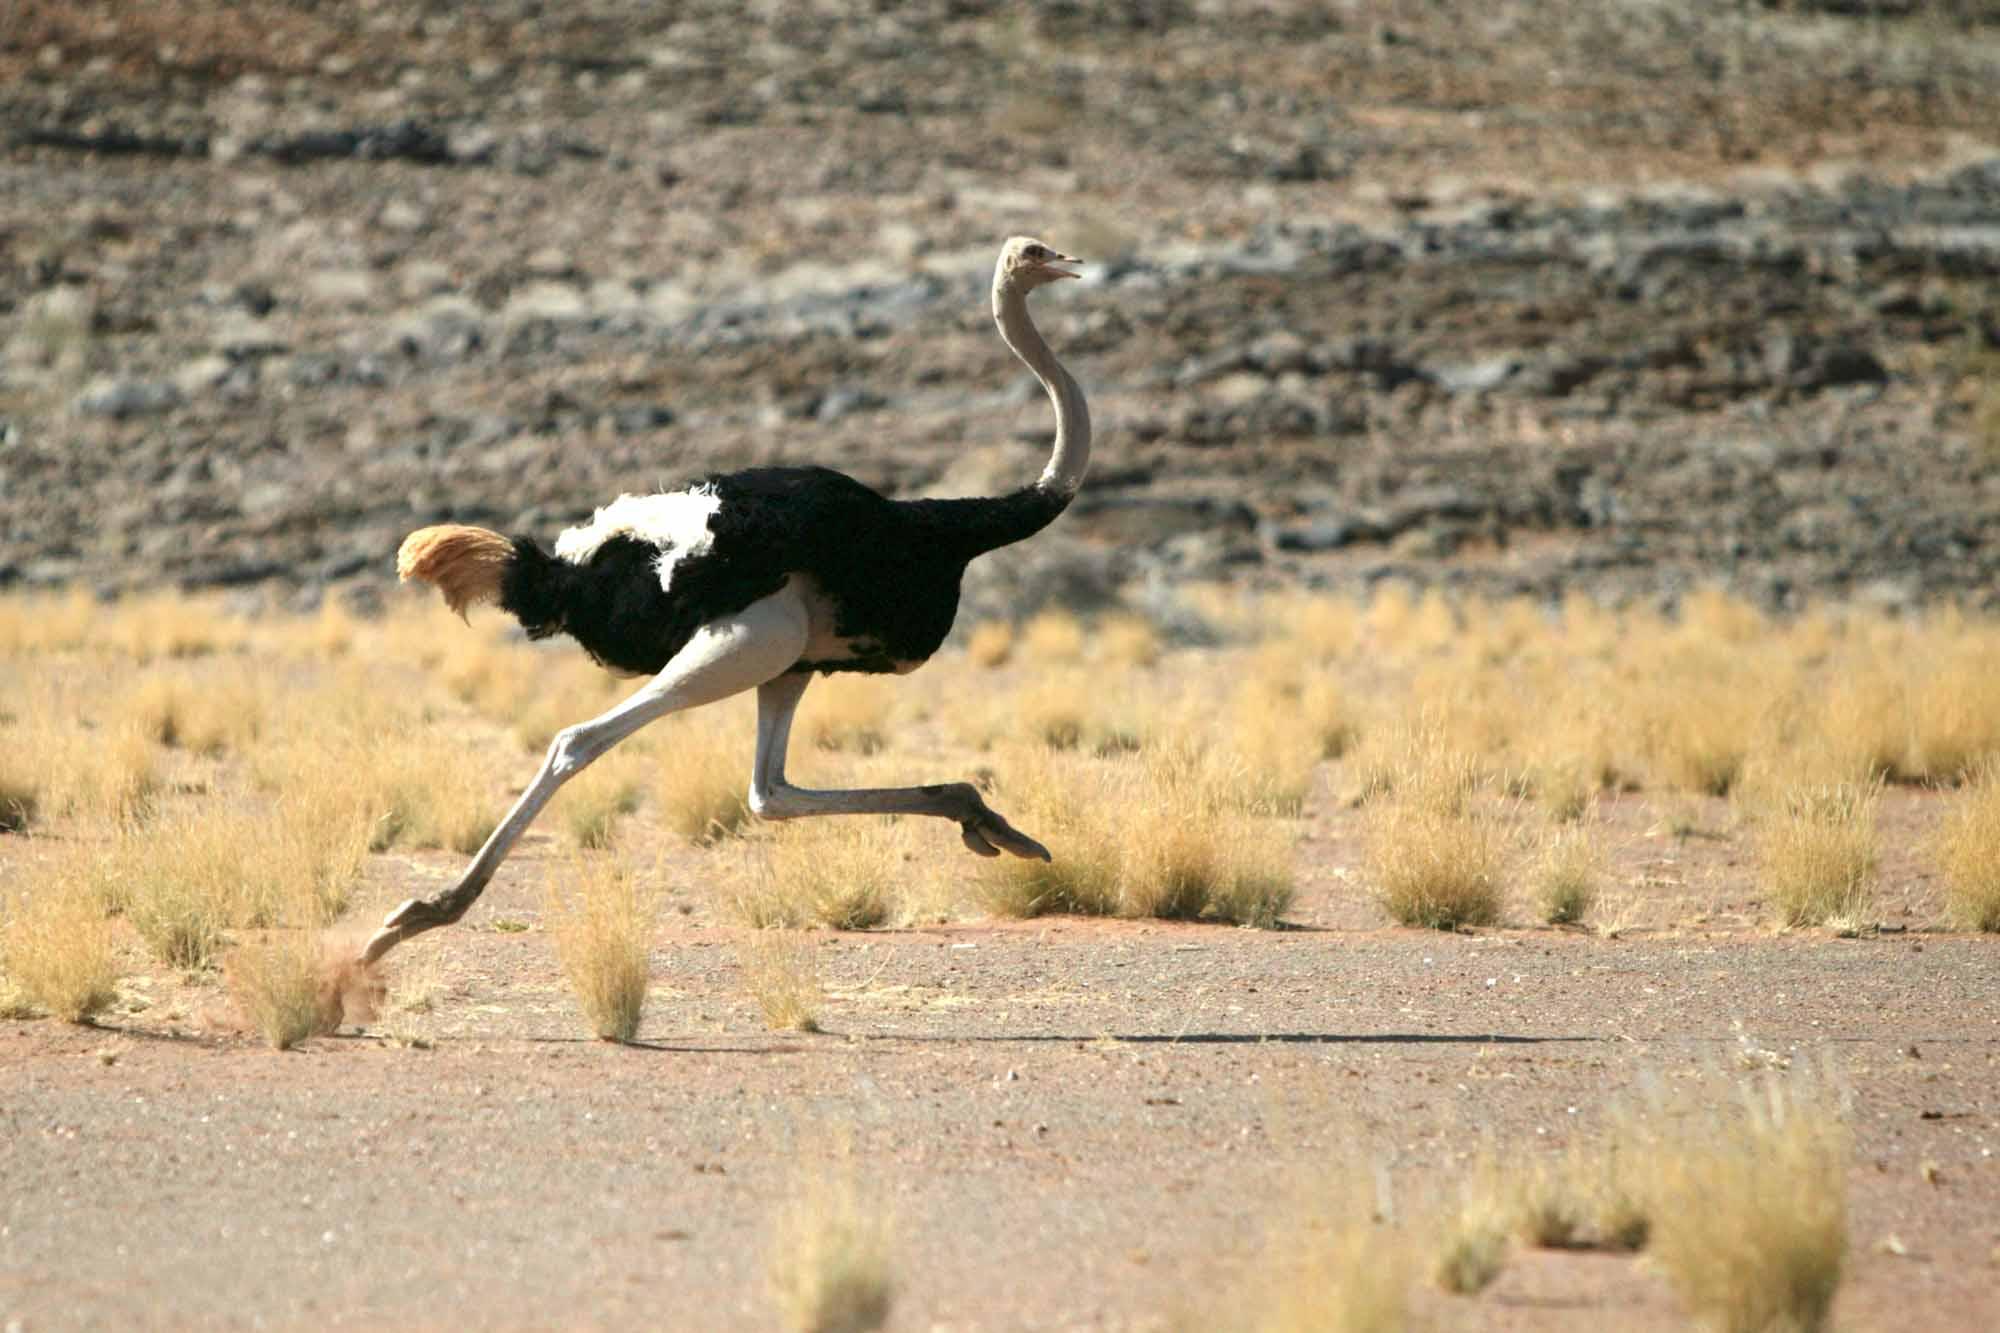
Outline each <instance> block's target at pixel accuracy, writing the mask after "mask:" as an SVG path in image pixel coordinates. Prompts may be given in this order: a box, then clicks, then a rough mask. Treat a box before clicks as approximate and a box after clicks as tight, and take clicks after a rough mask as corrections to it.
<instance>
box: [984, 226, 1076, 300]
mask: <svg viewBox="0 0 2000 1333" xmlns="http://www.w3.org/2000/svg"><path fill="white" fill-rule="evenodd" d="M1082 262H1083V261H1082V260H1080V259H1074V258H1072V257H1070V256H1069V255H1066V254H1063V253H1062V252H1060V251H1058V250H1056V249H1053V248H1052V247H1050V246H1047V245H1044V244H1042V243H1041V242H1040V241H1038V240H1036V239H1035V238H1034V237H1032V236H1013V237H1009V238H1008V241H1007V244H1006V245H1004V246H1002V247H1001V248H1000V263H999V265H998V266H997V267H996V268H995V269H994V272H993V285H994V286H995V287H996V288H999V289H1001V290H1007V289H1010V288H1011V289H1013V290H1015V291H1020V292H1024V293H1025V292H1031V291H1033V290H1034V289H1035V288H1037V287H1040V286H1041V285H1042V284H1043V283H1048V282H1054V281H1055V280H1056V279H1058V278H1074V277H1076V276H1077V275H1076V274H1075V273H1073V272H1071V271H1070V270H1069V269H1066V268H1064V267H1062V266H1063V265H1064V264H1080V263H1082Z"/></svg>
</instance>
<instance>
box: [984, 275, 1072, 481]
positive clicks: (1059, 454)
mask: <svg viewBox="0 0 2000 1333" xmlns="http://www.w3.org/2000/svg"><path fill="white" fill-rule="evenodd" d="M993 319H994V322H995V323H997V324H998V325H999V326H1000V337H1001V339H1002V341H1004V342H1005V343H1006V344H1007V346H1008V347H1010V348H1011V349H1013V352H1014V355H1015V356H1018V357H1020V358H1021V361H1022V362H1023V364H1025V365H1026V366H1027V367H1028V369H1029V370H1032V371H1034V372H1035V378H1036V379H1038V380H1040V381H1041V382H1042V387H1043V388H1044V389H1047V390H1048V391H1049V401H1050V402H1051V403H1053V404H1055V409H1056V442H1055V448H1054V449H1053V451H1051V453H1050V454H1049V465H1048V466H1047V467H1045V468H1043V469H1042V475H1041V476H1040V477H1039V478H1038V479H1037V480H1036V482H1035V485H1036V486H1038V487H1040V488H1042V489H1043V490H1049V491H1054V492H1055V493H1056V494H1058V495H1060V496H1061V497H1062V498H1063V499H1064V500H1065V501H1067V500H1068V499H1069V497H1070V496H1072V495H1074V494H1076V490H1077V487H1079V486H1081V485H1082V484H1083V474H1084V470H1085V469H1086V468H1088V467H1089V466H1090V409H1089V408H1088V407H1086V406H1085V405H1084V401H1083V390H1082V389H1080V388H1078V387H1077V384H1076V381H1075V380H1073V379H1071V378H1070V377H1069V372H1068V371H1066V370H1064V369H1063V368H1062V363H1061V362H1060V361H1057V360H1056V356H1055V353H1054V352H1051V351H1050V350H1049V345H1048V344H1047V343H1045V342H1043V341H1042V335H1041V333H1040V331H1039V330H1037V329H1036V328H1035V321H1033V320H1032V319H1029V318H1028V297H1027V293H1025V292H1022V291H1019V290H1016V289H1013V288H1009V287H1002V286H1000V285H999V284H997V283H996V284H995V285H994V288H993Z"/></svg>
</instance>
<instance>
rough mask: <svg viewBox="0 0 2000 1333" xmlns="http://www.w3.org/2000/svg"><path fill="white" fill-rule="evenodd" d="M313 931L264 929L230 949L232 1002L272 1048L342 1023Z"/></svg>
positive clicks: (226, 971) (227, 973)
mask: <svg viewBox="0 0 2000 1333" xmlns="http://www.w3.org/2000/svg"><path fill="white" fill-rule="evenodd" d="M329 970H330V962H329V959H328V958H327V957H326V954H325V952H324V949H323V946H322V944H321V942H320V938H319V935H318V933H317V932H316V931H312V930H267V931H263V932H260V933H259V934H257V935H255V936H252V937H251V938H249V939H246V940H244V941H243V942H242V943H240V944H238V945H237V946H236V948H235V949H233V950H232V951H231V952H230V954H229V957H228V959H227V961H226V962H225V964H224V967H223V978H224V981H225V982H226V984H227V985H228V987H229V994H230V996H231V997H232V998H233V999H234V1000H235V1001H236V1007H237V1008H238V1009H239V1010H241V1011H242V1013H243V1016H244V1017H245V1018H246V1019H247V1020H248V1021H249V1023H250V1026H251V1027H253V1028H255V1029H256V1031H257V1032H258V1034H259V1035H261V1036H262V1037H263V1038H264V1040H265V1041H266V1042H269V1043H270V1045H271V1046H272V1047H273V1049H276V1050H280V1051H288V1050H290V1049H291V1048H292V1047H294V1046H296V1045H298V1044H299V1043H300V1042H302V1041H305V1040H306V1039H307V1038H309V1037H323V1036H326V1035H327V1034H329V1033H331V1032H334V1031H335V1030H337V1029H338V1028H339V1027H340V1020H341V1015H342V1004H341V995H340V991H339V989H338V988H337V987H336V986H333V985H330V984H329Z"/></svg>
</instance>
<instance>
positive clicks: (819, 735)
mask: <svg viewBox="0 0 2000 1333" xmlns="http://www.w3.org/2000/svg"><path fill="white" fill-rule="evenodd" d="M894 688H895V686H894V679H893V678H885V677H882V676H873V675H858V674H854V673H850V672H842V673H837V674H835V675H831V676H827V677H826V678H824V679H822V680H819V681H816V682H814V684H813V686H812V688H811V689H809V690H807V691H806V696H805V699H804V701H803V704H802V705H801V707H800V708H799V716H798V723H797V726H796V727H795V729H794V731H793V735H794V737H796V738H797V739H800V740H804V741H805V742H806V743H807V744H810V745H814V746H817V747H819V748H820V749H822V750H844V751H846V752H848V753H850V754H874V753H875V752H876V751H877V750H880V749H882V748H883V747H884V746H885V745H887V744H888V743H889V710H890V708H891V706H892V704H893V702H894Z"/></svg>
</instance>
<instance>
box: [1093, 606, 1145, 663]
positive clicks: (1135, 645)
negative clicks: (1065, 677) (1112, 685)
mask: <svg viewBox="0 0 2000 1333" xmlns="http://www.w3.org/2000/svg"><path fill="white" fill-rule="evenodd" d="M1096 657H1097V659H1098V660H1099V661H1102V662H1109V663H1112V664H1114V665H1116V666H1125V667H1149V666H1152V665H1154V664H1155V663H1157V662H1158V661H1159V660H1160V636H1159V633H1158V632H1157V631H1156V630H1154V628H1153V626H1152V622H1150V621H1148V620H1146V619H1145V618H1143V617H1141V616H1135V615H1129V614H1121V615H1111V616H1106V617H1104V619H1102V620H1100V621H1098V622H1097V635H1096Z"/></svg>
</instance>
